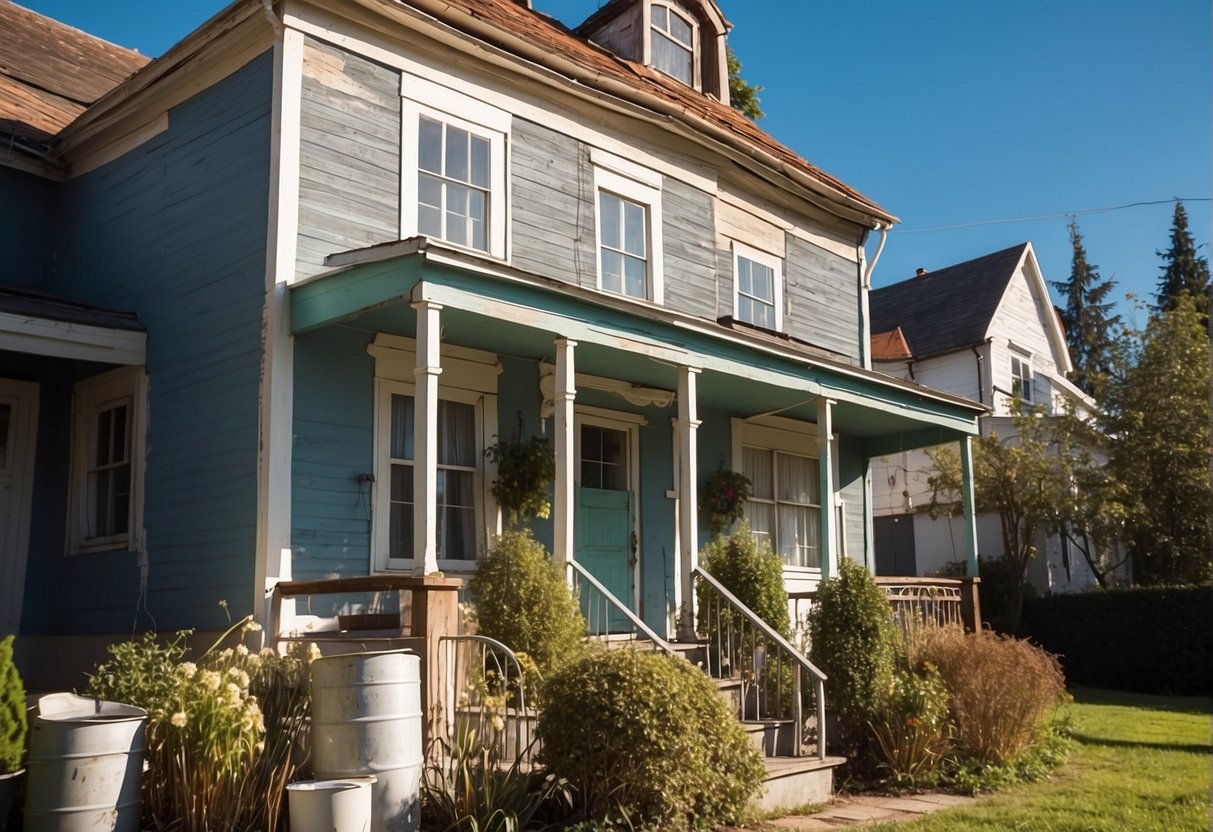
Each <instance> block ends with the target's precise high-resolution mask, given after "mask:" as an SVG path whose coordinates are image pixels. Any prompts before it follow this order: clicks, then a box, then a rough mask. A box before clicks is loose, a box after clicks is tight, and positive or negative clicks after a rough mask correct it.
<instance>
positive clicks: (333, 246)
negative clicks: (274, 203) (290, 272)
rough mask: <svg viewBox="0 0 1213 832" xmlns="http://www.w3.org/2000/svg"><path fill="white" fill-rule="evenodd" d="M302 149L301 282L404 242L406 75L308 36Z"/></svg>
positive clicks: (305, 51)
mask: <svg viewBox="0 0 1213 832" xmlns="http://www.w3.org/2000/svg"><path fill="white" fill-rule="evenodd" d="M302 107H303V110H302V124H301V126H300V146H299V250H298V269H299V274H300V276H307V275H311V274H315V273H317V272H320V271H323V262H324V258H325V256H327V255H329V254H332V253H333V252H337V251H346V250H348V249H354V248H362V247H364V246H370V245H375V244H376V243H383V242H388V241H390V240H395V239H398V238H399V236H400V146H401V145H400V73H399V72H397V71H395V70H392V69H389V68H387V67H384V66H380V65H379V64H376V63H373V62H372V61H369V60H367V59H366V58H362V57H359V56H357V55H354V54H352V53H350V52H346V51H344V50H341V49H339V48H337V47H335V46H331V45H329V44H326V43H321V42H320V41H316V40H314V39H311V38H309V39H308V40H307V43H306V45H305V47H304V55H303V105H302Z"/></svg>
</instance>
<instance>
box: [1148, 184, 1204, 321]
mask: <svg viewBox="0 0 1213 832" xmlns="http://www.w3.org/2000/svg"><path fill="white" fill-rule="evenodd" d="M1157 254H1158V256H1159V257H1161V258H1162V260H1163V266H1162V277H1161V278H1160V279H1159V281H1158V292H1157V293H1156V294H1155V297H1156V299H1157V300H1158V304H1157V308H1158V309H1159V310H1169V309H1174V308H1175V305H1176V300H1177V299H1178V297H1179V296H1180V295H1181V294H1184V293H1187V294H1188V295H1190V296H1191V297H1192V300H1193V301H1194V302H1195V303H1196V312H1197V314H1198V315H1199V316H1200V321H1201V325H1202V326H1204V327H1205V328H1206V329H1208V326H1209V261H1208V260H1207V259H1205V258H1204V257H1197V256H1196V243H1195V241H1194V240H1193V239H1192V232H1190V231H1189V230H1188V212H1187V211H1185V210H1184V204H1183V203H1182V202H1180V201H1179V200H1175V217H1174V219H1173V220H1172V222H1171V248H1169V249H1168V250H1166V251H1160V252H1157Z"/></svg>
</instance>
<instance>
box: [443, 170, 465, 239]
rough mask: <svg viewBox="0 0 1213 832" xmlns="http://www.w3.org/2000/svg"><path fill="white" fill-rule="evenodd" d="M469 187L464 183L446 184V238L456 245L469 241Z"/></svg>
mask: <svg viewBox="0 0 1213 832" xmlns="http://www.w3.org/2000/svg"><path fill="white" fill-rule="evenodd" d="M467 213H468V189H467V188H466V187H465V186H463V185H455V184H452V183H449V182H448V183H447V184H446V235H445V236H446V239H447V240H449V241H450V242H452V243H455V244H456V245H461V246H465V245H467V242H468V223H467Z"/></svg>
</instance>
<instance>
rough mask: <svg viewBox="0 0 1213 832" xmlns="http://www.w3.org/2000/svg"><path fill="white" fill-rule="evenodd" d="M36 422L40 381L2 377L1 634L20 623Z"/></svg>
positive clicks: (10, 631) (0, 418) (31, 500)
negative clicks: (37, 382) (33, 381)
mask: <svg viewBox="0 0 1213 832" xmlns="http://www.w3.org/2000/svg"><path fill="white" fill-rule="evenodd" d="M37 424H38V385H37V384H31V383H30V382H26V381H12V380H10V379H0V636H3V635H5V634H7V633H15V632H17V628H18V625H19V624H20V622H21V598H22V595H23V594H24V592H25V557H26V550H27V549H28V548H29V521H30V508H31V506H32V505H33V489H34V443H35V441H36V438H37V433H36V428H37Z"/></svg>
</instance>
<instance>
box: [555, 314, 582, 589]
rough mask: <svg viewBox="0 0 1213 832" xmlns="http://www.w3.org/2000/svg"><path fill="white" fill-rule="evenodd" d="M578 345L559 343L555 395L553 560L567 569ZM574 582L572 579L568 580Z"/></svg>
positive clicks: (573, 500)
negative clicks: (575, 354)
mask: <svg viewBox="0 0 1213 832" xmlns="http://www.w3.org/2000/svg"><path fill="white" fill-rule="evenodd" d="M576 347H577V342H576V341H572V340H569V339H568V338H557V339H556V392H555V395H554V397H553V398H554V401H553V407H554V416H555V421H556V429H555V431H554V432H555V434H556V435H555V437H554V440H555V443H556V493H555V495H554V499H553V505H552V525H553V527H554V528H553V539H552V559H553V560H554V561H555V562H556V563H557V564H559V565H560V566H564V565H565V564H567V563H569V562H570V561H572V560H573V557H574V553H573V513H574V510H575V508H576V502H577V497H576V492H575V489H574V484H575V483H576V479H575V477H574V476H573V466H574V464H575V463H576V461H577V460H576V455H577V452H576V445H575V444H574V435H573V401H574V400H575V399H576V398H577V381H576V369H575V356H574V353H575V352H576ZM569 579H570V580H572V576H569Z"/></svg>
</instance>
